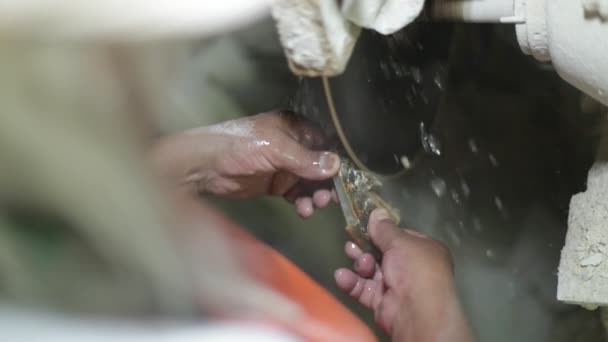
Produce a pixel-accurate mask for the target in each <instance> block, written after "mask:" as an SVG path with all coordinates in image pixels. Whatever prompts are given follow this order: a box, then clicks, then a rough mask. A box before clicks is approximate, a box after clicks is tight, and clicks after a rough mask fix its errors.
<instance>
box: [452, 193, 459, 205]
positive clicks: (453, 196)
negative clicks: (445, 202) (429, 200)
mask: <svg viewBox="0 0 608 342" xmlns="http://www.w3.org/2000/svg"><path fill="white" fill-rule="evenodd" d="M452 199H453V200H454V203H456V204H460V194H459V193H458V191H456V189H452Z"/></svg>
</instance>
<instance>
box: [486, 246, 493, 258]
mask: <svg viewBox="0 0 608 342" xmlns="http://www.w3.org/2000/svg"><path fill="white" fill-rule="evenodd" d="M486 256H487V257H488V258H494V251H493V250H491V249H489V248H488V249H486Z"/></svg>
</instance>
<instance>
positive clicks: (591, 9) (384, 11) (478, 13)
mask: <svg viewBox="0 0 608 342" xmlns="http://www.w3.org/2000/svg"><path fill="white" fill-rule="evenodd" d="M306 3H309V4H311V6H312V7H314V6H317V7H319V8H324V7H330V8H332V11H331V15H334V16H336V17H337V18H334V19H329V18H328V14H329V13H330V12H329V11H323V14H324V15H323V16H322V18H317V19H315V18H314V17H315V12H314V11H308V12H307V16H306V18H307V21H309V22H315V23H319V25H317V26H316V31H315V32H316V33H315V35H314V36H311V35H310V34H308V35H304V33H303V32H302V31H299V30H297V29H296V27H297V26H298V24H297V23H294V24H293V25H291V26H287V25H281V23H282V22H284V21H286V18H288V17H289V18H293V16H286V14H285V13H283V14H281V15H279V16H277V15H275V18H276V19H277V22H278V23H279V33H280V36H281V38H282V39H281V42H282V43H283V45H284V47H285V51H286V54H287V56H288V58H289V59H290V60H291V59H293V58H292V57H291V56H295V55H306V54H307V55H309V56H310V55H315V58H316V59H319V58H321V55H318V54H319V53H321V54H324V55H327V54H326V53H325V52H324V51H342V52H343V53H340V54H336V53H334V54H332V55H327V56H328V57H327V59H330V60H333V61H334V62H335V61H339V63H338V64H339V65H340V66H341V67H340V68H331V69H327V70H326V71H324V72H320V73H316V75H317V76H334V75H337V74H340V73H341V72H343V71H344V66H345V65H346V64H347V62H348V59H349V58H350V57H351V56H350V55H351V53H350V52H351V51H352V50H345V49H340V47H342V46H344V45H345V44H346V45H347V46H349V47H350V46H352V45H354V42H355V41H356V39H357V36H358V35H357V34H353V35H345V34H344V33H343V31H344V30H338V29H337V28H338V27H341V28H344V27H349V28H351V29H352V26H353V24H356V25H355V26H357V25H361V26H363V27H366V28H371V29H374V30H376V31H377V32H380V33H382V34H392V33H394V32H397V31H398V30H399V29H401V28H403V27H405V26H406V25H409V24H410V23H412V22H413V21H414V19H415V18H416V17H417V16H418V15H420V14H421V13H423V12H424V11H423V10H422V7H423V1H422V0H367V1H342V5H341V7H340V8H338V7H337V6H338V5H337V3H338V2H337V1H334V0H316V1H306ZM427 5H428V6H427V7H428V8H426V13H425V18H424V19H428V20H430V21H442V20H448V21H457V22H468V23H480V22H484V23H501V24H511V25H515V29H516V34H517V38H518V42H519V45H520V47H521V49H522V51H523V52H524V53H526V54H529V55H532V56H534V58H536V59H538V60H539V61H542V62H551V63H552V64H553V66H554V68H555V70H556V72H557V73H558V74H559V75H560V76H561V77H562V78H563V79H564V80H565V81H567V82H568V83H570V84H572V85H574V86H575V87H577V88H578V89H580V90H581V91H583V92H585V93H586V94H588V95H589V96H591V97H593V98H595V99H596V100H598V101H600V102H602V103H603V104H605V105H608V76H606V75H608V63H605V61H606V60H607V59H608V39H606V37H608V20H607V19H606V18H608V0H475V1H470V0H435V1H432V2H431V1H429V2H427ZM287 12H289V11H287ZM319 13H320V12H319ZM317 17H318V15H317ZM340 21H341V22H342V24H341V25H336V24H335V23H338V22H340ZM352 30H354V29H352ZM314 37H322V38H323V39H322V40H319V39H316V38H314ZM331 37H334V38H331ZM304 38H306V39H307V40H308V42H309V43H308V44H306V45H304V44H299V45H296V44H295V43H296V42H300V41H303V40H304ZM311 39H312V40H311ZM315 39H316V40H317V41H319V44H320V46H324V47H326V48H325V49H317V50H311V49H309V48H308V46H312V45H311V44H310V42H312V41H313V40H315ZM294 49H295V50H294ZM298 49H299V51H296V50H298ZM309 60H312V59H310V58H309ZM313 67H314V66H313V65H312V64H310V65H307V64H306V63H302V64H300V65H299V70H294V72H296V73H297V74H301V75H307V76H310V73H309V74H306V73H305V72H303V70H309V69H312V68H313Z"/></svg>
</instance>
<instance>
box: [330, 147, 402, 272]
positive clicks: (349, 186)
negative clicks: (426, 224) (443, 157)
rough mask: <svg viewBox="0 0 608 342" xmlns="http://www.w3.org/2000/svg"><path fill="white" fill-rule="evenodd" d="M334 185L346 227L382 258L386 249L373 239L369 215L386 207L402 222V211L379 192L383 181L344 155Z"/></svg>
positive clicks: (361, 244) (357, 241)
mask: <svg viewBox="0 0 608 342" xmlns="http://www.w3.org/2000/svg"><path fill="white" fill-rule="evenodd" d="M334 186H335V189H336V193H337V194H338V199H339V200H340V206H341V208H342V212H343V214H344V218H345V220H346V231H347V232H348V234H349V235H350V237H351V238H352V239H353V241H354V243H355V244H356V245H357V246H359V248H361V250H363V251H364V252H367V253H370V254H372V255H373V256H374V258H376V260H378V261H379V260H381V258H382V253H380V251H378V249H377V248H376V247H375V246H374V245H373V244H372V243H371V242H370V237H369V234H368V232H367V224H368V222H369V216H370V214H371V213H372V211H373V210H374V209H376V208H384V209H386V211H387V212H388V213H389V216H390V217H391V218H392V219H393V220H394V221H395V222H397V223H399V215H398V213H397V211H396V210H395V209H393V208H392V207H391V206H390V205H389V204H388V203H387V202H385V201H384V200H383V199H382V197H381V196H380V194H379V191H380V188H381V186H382V182H381V181H380V180H379V179H378V178H377V177H376V176H374V175H372V174H369V173H367V172H365V171H362V170H358V169H357V168H355V167H354V166H353V165H352V163H351V162H350V161H349V160H348V159H345V158H342V164H341V166H340V172H339V173H338V175H337V176H335V177H334Z"/></svg>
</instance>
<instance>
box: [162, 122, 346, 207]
mask: <svg viewBox="0 0 608 342" xmlns="http://www.w3.org/2000/svg"><path fill="white" fill-rule="evenodd" d="M322 143H323V139H322V137H321V135H320V134H319V132H318V131H317V130H316V129H314V128H313V127H312V126H311V125H310V124H308V123H306V122H305V121H304V119H302V118H300V117H297V116H296V115H294V114H293V113H290V112H281V111H273V112H268V113H262V114H258V115H255V116H251V117H247V118H243V119H238V120H233V121H227V122H223V123H220V124H217V125H213V126H209V127H202V128H198V129H194V130H190V131H186V132H182V133H179V134H176V135H173V136H170V137H167V138H165V139H162V141H160V142H159V143H158V144H157V146H156V148H155V149H154V158H155V161H156V163H157V165H158V166H159V168H160V169H161V170H163V172H164V173H165V174H164V176H165V177H166V178H168V179H172V180H177V181H178V183H179V184H180V185H181V186H185V187H186V188H187V189H189V190H191V191H196V192H199V193H210V194H214V195H221V196H230V197H241V198H247V197H254V196H259V195H277V196H283V197H285V198H286V199H287V200H289V201H291V202H293V203H295V205H296V208H297V212H298V214H299V215H300V216H302V217H309V216H311V215H312V214H313V212H314V208H322V207H325V206H327V205H328V204H329V202H330V201H331V199H332V198H333V199H334V200H335V194H333V192H332V191H331V190H330V189H331V188H332V187H331V182H329V183H328V182H323V181H326V180H329V179H330V178H331V177H333V176H334V175H335V174H336V173H337V172H338V170H339V167H340V159H339V157H338V156H337V155H336V154H334V153H331V152H325V151H319V150H318V149H319V148H321V147H322Z"/></svg>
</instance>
